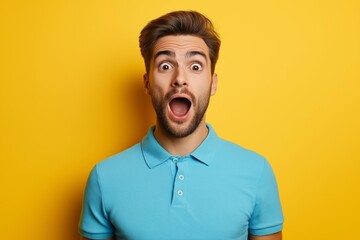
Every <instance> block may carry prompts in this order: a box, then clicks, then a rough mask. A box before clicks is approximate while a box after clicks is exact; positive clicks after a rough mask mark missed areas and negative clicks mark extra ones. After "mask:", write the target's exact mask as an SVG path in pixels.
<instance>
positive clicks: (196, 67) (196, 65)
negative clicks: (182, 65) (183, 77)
mask: <svg viewBox="0 0 360 240" xmlns="http://www.w3.org/2000/svg"><path fill="white" fill-rule="evenodd" d="M190 69H191V70H193V71H196V72H197V71H201V70H202V66H201V64H200V63H193V64H191V66H190Z"/></svg>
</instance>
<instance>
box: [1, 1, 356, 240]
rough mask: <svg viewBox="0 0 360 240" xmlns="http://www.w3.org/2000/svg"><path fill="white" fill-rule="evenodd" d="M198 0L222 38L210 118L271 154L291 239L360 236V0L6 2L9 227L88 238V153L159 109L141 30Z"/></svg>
mask: <svg viewBox="0 0 360 240" xmlns="http://www.w3.org/2000/svg"><path fill="white" fill-rule="evenodd" d="M178 9H194V10H198V11H200V12H203V13H204V14H206V15H207V16H209V18H211V19H212V20H213V22H214V23H215V26H216V29H217V30H218V32H219V33H220V35H221V38H222V48H221V52H220V59H219V63H218V66H217V73H218V75H219V86H218V92H217V94H216V95H215V96H214V97H213V98H212V102H211V105H210V108H209V111H208V115H207V120H208V122H210V123H211V124H212V125H213V127H214V128H215V129H216V131H217V132H218V134H219V135H221V136H222V137H224V138H226V139H229V140H232V141H234V142H237V143H238V144H241V145H243V146H244V147H246V148H250V149H253V150H255V151H257V152H259V153H261V154H262V155H264V156H266V157H267V159H268V160H269V161H270V163H271V164H272V166H273V168H274V171H275V173H276V176H277V180H278V184H279V188H280V195H281V200H282V203H283V209H284V214H285V218H286V221H285V229H284V239H289V240H304V239H326V240H328V239H355V238H358V236H357V235H358V233H357V232H358V230H357V229H358V227H359V225H360V220H359V219H360V218H359V216H360V207H359V204H360V187H359V184H360V154H359V152H360V146H359V145H360V144H359V133H360V127H359V122H360V119H359V116H360V114H359V109H360V106H359V105H360V104H359V102H360V98H359V90H360V89H359V87H360V84H359V81H360V47H359V46H360V34H359V33H360V30H359V29H360V3H359V1H355V0H354V1H351V0H344V1H332V0H330V1H325V0H324V1H316V0H306V1H300V0H299V1H287V0H279V1H265V0H264V1H235V0H234V1H225V0H223V1H201V0H199V1H189V0H183V1H159V0H155V1H125V0H119V1H115V0H113V1H110V0H106V1H105V0H102V1H94V0H93V1H89V0H86V1H85V0H82V1H70V0H62V1H60V0H57V1H44V0H42V1H41V0H33V1H21V0H18V1H16V0H2V1H1V3H0V19H1V25H0V34H1V35H0V37H1V40H0V41H1V42H0V62H1V64H0V80H1V83H0V107H1V116H0V124H1V129H0V130H1V132H0V142H1V146H0V147H1V148H0V159H1V162H0V181H1V190H0V194H1V195H0V196H1V197H0V229H1V230H0V238H1V239H37V240H39V239H41V240H42V239H59V240H64V239H78V234H77V223H78V218H79V215H80V209H81V199H82V194H83V189H84V185H85V181H86V179H87V176H88V173H89V171H90V169H91V168H92V166H93V165H94V164H95V163H96V162H98V161H100V160H102V159H104V158H106V157H108V156H109V155H112V154H115V153H117V152H119V151H121V150H123V149H124V148H127V147H129V146H131V145H133V144H134V143H136V142H138V141H139V140H140V139H141V138H142V136H143V135H144V134H145V133H146V131H147V129H148V127H149V126H150V125H151V124H152V123H153V121H154V115H153V113H152V108H151V105H150V103H149V99H148V97H147V96H146V95H145V93H144V91H143V89H142V74H143V73H144V67H143V62H142V59H141V56H140V52H139V49H138V42H137V41H138V35H139V32H140V30H141V28H142V27H143V26H144V25H145V24H146V23H147V22H148V21H149V20H150V19H153V18H155V17H158V16H159V15H162V14H164V13H166V12H169V11H172V10H178Z"/></svg>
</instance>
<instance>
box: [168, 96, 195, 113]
mask: <svg viewBox="0 0 360 240" xmlns="http://www.w3.org/2000/svg"><path fill="white" fill-rule="evenodd" d="M189 107H190V102H189V100H187V99H185V98H175V99H174V100H172V101H171V102H170V108H171V111H172V112H173V113H174V114H175V115H176V116H179V117H180V116H184V115H185V114H186V113H187V112H188V110H189Z"/></svg>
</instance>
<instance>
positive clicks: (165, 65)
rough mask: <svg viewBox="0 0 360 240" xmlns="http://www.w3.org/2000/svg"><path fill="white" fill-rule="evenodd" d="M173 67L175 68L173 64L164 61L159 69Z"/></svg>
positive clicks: (165, 69) (164, 69) (163, 69)
mask: <svg viewBox="0 0 360 240" xmlns="http://www.w3.org/2000/svg"><path fill="white" fill-rule="evenodd" d="M172 68H173V66H172V65H171V64H170V63H168V62H163V63H161V64H160V65H159V69H160V70H162V71H167V70H170V69H172Z"/></svg>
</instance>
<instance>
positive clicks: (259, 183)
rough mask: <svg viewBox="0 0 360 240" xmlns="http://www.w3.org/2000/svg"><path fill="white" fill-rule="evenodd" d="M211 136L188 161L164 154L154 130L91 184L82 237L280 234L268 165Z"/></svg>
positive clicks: (101, 167) (98, 169)
mask: <svg viewBox="0 0 360 240" xmlns="http://www.w3.org/2000/svg"><path fill="white" fill-rule="evenodd" d="M207 126H208V128H209V133H208V136H207V137H206V139H205V140H204V141H203V142H202V144H201V145H200V146H199V147H198V148H197V149H195V151H194V152H193V153H191V154H189V155H186V156H182V157H181V156H174V155H171V154H170V153H168V152H167V151H166V150H165V149H164V148H163V147H162V146H161V145H160V144H159V143H158V142H157V141H156V139H155V137H154V135H153V128H151V129H150V130H149V132H148V134H147V136H146V137H144V139H143V140H142V141H141V142H140V143H139V144H137V145H135V146H133V147H131V148H129V149H127V150H125V151H123V152H121V153H119V154H117V155H115V156H112V157H110V158H108V159H106V160H104V161H102V162H100V163H98V164H97V165H96V166H95V167H94V168H93V170H92V171H91V174H90V176H89V179H88V182H87V186H86V190H85V197H84V203H83V211H82V216H81V220H80V233H81V234H82V235H83V236H85V237H87V238H90V239H106V238H110V237H112V236H115V237H116V239H154V240H155V239H156V240H160V239H166V240H172V239H179V240H180V239H181V240H185V239H206V240H210V239H216V240H219V239H221V240H222V239H241V240H246V239H248V238H247V236H248V233H251V234H253V235H259V236H260V235H267V234H272V233H276V232H279V231H281V230H282V224H283V214H282V210H281V204H280V200H279V195H278V189H277V184H276V180H275V177H274V174H273V171H272V169H271V167H270V165H269V163H268V162H267V161H266V160H265V159H264V158H263V157H262V156H260V155H258V154H257V153H254V152H252V151H249V150H246V149H244V148H242V147H240V146H238V145H236V144H234V143H231V142H228V141H225V140H223V139H221V138H219V137H218V136H217V135H216V133H215V131H214V130H213V129H212V127H211V126H210V125H207Z"/></svg>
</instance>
